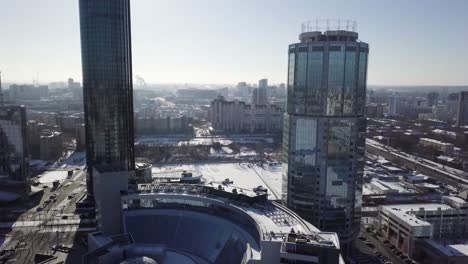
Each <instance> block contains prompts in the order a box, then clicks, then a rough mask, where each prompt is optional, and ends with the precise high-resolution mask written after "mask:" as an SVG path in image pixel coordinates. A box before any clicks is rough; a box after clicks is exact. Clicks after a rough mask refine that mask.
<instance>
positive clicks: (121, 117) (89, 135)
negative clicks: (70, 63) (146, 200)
mask: <svg viewBox="0 0 468 264" xmlns="http://www.w3.org/2000/svg"><path fill="white" fill-rule="evenodd" d="M80 26H81V56H82V67H83V101H84V110H85V124H86V155H87V165H88V179H87V191H88V193H89V194H91V195H92V193H93V183H92V179H93V176H92V174H93V173H92V172H93V169H94V168H96V167H99V171H100V172H101V173H105V172H106V171H132V170H134V168H135V158H134V135H133V89H132V49H131V32H130V1H129V0H99V1H96V0H80Z"/></svg>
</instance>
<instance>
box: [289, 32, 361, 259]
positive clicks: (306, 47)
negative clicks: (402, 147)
mask: <svg viewBox="0 0 468 264" xmlns="http://www.w3.org/2000/svg"><path fill="white" fill-rule="evenodd" d="M357 37H358V34H357V33H355V32H351V31H344V30H336V31H325V32H321V31H316V32H305V33H302V34H301V35H300V40H301V42H300V43H295V44H291V45H290V46H289V65H288V102H287V113H286V114H285V119H284V130H283V131H284V134H283V152H284V155H283V158H284V165H283V166H284V169H283V201H284V202H285V203H286V204H287V206H288V207H289V208H291V209H293V210H294V211H295V212H296V213H298V214H299V215H300V216H301V217H303V218H304V219H306V220H307V221H309V222H310V223H312V224H313V225H314V226H316V227H317V228H319V229H320V230H322V231H333V232H337V233H338V236H339V238H340V242H341V244H342V250H343V253H344V254H346V252H347V251H348V249H349V246H350V242H352V240H354V239H355V237H356V236H357V234H358V232H359V226H360V217H361V204H362V203H361V196H362V176H363V167H364V144H365V126H366V119H365V117H364V106H365V96H366V75H367V56H368V51H369V48H368V44H366V43H363V42H360V41H359V40H358V39H357Z"/></svg>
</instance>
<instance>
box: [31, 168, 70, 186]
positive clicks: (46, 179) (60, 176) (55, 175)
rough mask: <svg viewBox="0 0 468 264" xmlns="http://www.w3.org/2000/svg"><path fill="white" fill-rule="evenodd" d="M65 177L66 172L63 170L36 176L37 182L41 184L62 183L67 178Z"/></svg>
mask: <svg viewBox="0 0 468 264" xmlns="http://www.w3.org/2000/svg"><path fill="white" fill-rule="evenodd" d="M67 176H68V171H65V170H53V171H46V172H44V173H42V174H41V175H39V176H38V181H39V182H40V183H42V184H44V183H51V182H54V181H56V180H59V181H63V180H65V179H66V178H67Z"/></svg>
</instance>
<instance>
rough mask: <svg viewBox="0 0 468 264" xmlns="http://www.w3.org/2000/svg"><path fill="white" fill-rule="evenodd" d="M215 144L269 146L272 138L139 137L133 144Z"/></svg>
mask: <svg viewBox="0 0 468 264" xmlns="http://www.w3.org/2000/svg"><path fill="white" fill-rule="evenodd" d="M215 142H219V143H221V144H222V145H229V144H231V143H233V142H234V143H239V144H257V143H260V144H271V143H273V138H271V137H229V138H226V137H196V138H192V139H187V138H184V137H173V138H168V137H141V138H138V139H136V141H135V144H142V145H147V146H167V145H173V146H182V145H190V146H198V145H205V146H209V145H212V144H213V143H215Z"/></svg>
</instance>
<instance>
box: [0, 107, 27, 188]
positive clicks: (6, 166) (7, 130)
mask: <svg viewBox="0 0 468 264" xmlns="http://www.w3.org/2000/svg"><path fill="white" fill-rule="evenodd" d="M26 133H27V131H26V109H25V108H24V106H3V107H1V106H0V176H7V177H8V179H9V180H12V181H15V182H22V183H27V185H29V148H28V142H27V134H26ZM2 178H3V177H2Z"/></svg>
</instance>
